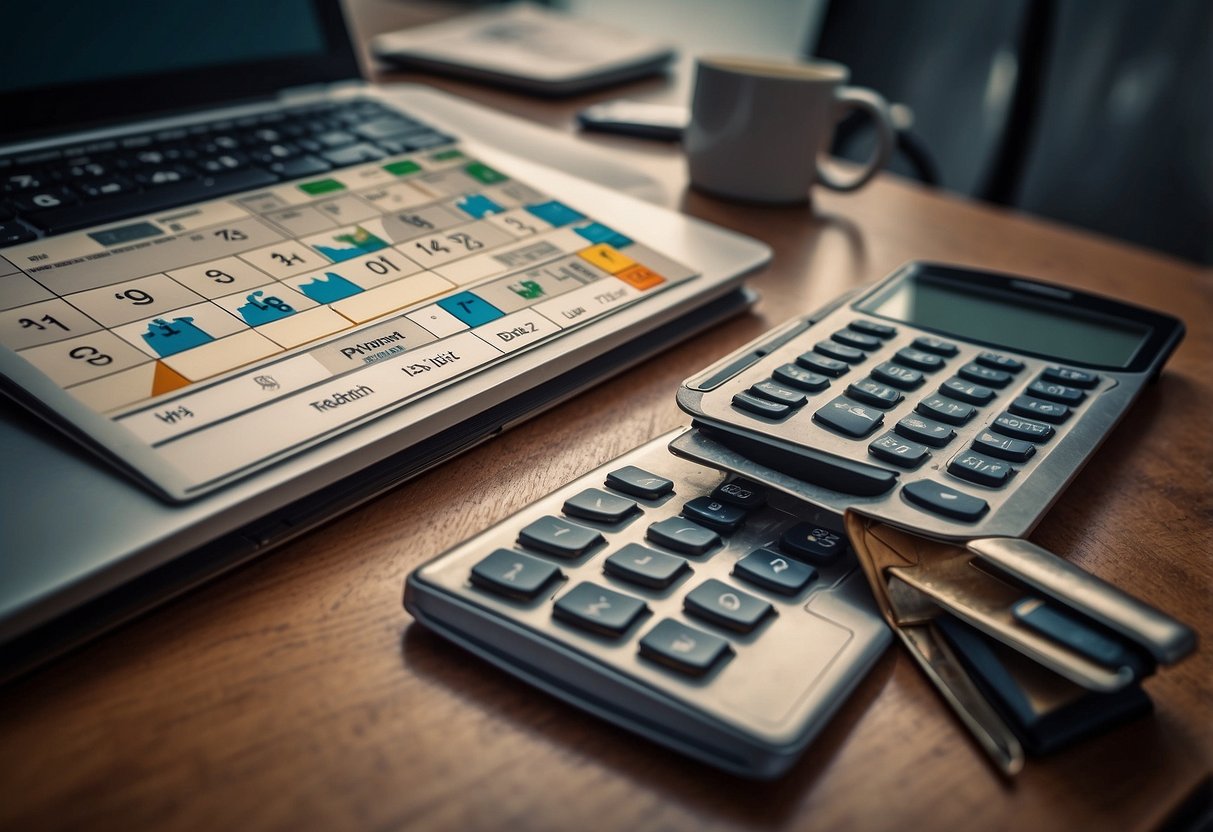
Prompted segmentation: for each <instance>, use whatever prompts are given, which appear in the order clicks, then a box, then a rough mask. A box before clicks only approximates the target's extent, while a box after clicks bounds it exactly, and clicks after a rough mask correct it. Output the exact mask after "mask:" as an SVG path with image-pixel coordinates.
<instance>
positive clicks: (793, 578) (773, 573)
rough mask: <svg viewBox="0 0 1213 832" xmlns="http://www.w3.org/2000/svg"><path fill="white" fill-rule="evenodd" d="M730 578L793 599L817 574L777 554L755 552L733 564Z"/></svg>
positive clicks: (809, 567) (803, 564)
mask: <svg viewBox="0 0 1213 832" xmlns="http://www.w3.org/2000/svg"><path fill="white" fill-rule="evenodd" d="M733 575H734V576H736V577H738V578H741V579H742V580H744V581H749V582H750V583H752V584H754V585H755V586H760V587H762V588H763V589H769V590H771V591H772V592H778V593H779V594H781V595H795V594H796V593H797V592H800V590H802V589H804V588H805V587H806V586H808V585H809V584H810V583H812V582H813V581H814V580H815V579H816V578H817V570H816V569H814V568H813V567H811V566H809V565H808V564H807V563H801V562H800V561H798V560H793V559H791V558H787V557H784V556H783V555H781V554H780V553H779V552H773V551H771V550H770V549H755V550H754V551H752V552H750V553H749V554H748V555H746V556H745V557H744V558H742V559H741V560H739V561H737V563H736V564H734V566H733Z"/></svg>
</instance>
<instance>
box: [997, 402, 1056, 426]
mask: <svg viewBox="0 0 1213 832" xmlns="http://www.w3.org/2000/svg"><path fill="white" fill-rule="evenodd" d="M1007 410H1009V411H1011V412H1012V413H1014V414H1015V415H1017V416H1028V417H1030V418H1033V419H1039V420H1040V421H1042V422H1052V423H1053V424H1055V425H1059V424H1061V423H1062V422H1064V421H1065V420H1066V419H1069V418H1070V408H1068V407H1066V406H1065V405H1064V404H1058V403H1057V402H1046V401H1044V400H1042V399H1034V398H1032V397H1031V396H1017V397H1016V399H1015V401H1013V402H1011V404H1010V405H1008V406H1007Z"/></svg>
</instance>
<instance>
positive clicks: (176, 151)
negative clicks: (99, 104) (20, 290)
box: [0, 99, 454, 247]
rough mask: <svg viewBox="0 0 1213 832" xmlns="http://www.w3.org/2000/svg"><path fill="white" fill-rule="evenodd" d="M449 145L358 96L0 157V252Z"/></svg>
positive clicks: (425, 128)
mask: <svg viewBox="0 0 1213 832" xmlns="http://www.w3.org/2000/svg"><path fill="white" fill-rule="evenodd" d="M453 141H454V139H453V138H452V137H451V136H448V135H445V134H443V133H440V132H438V131H437V130H435V129H433V128H431V127H429V126H427V125H425V124H423V123H421V122H419V121H417V120H415V119H412V118H409V117H407V116H404V115H402V114H400V113H399V112H397V111H395V110H390V109H388V108H386V107H384V106H383V105H381V104H379V103H378V102H375V101H370V100H362V99H358V100H353V101H348V102H342V103H339V104H316V105H308V106H303V107H294V108H290V109H283V110H277V111H274V112H270V113H264V114H259V115H256V116H249V117H247V118H240V119H233V120H220V121H212V122H207V123H203V124H197V125H192V126H190V127H179V128H174V129H170V130H161V131H158V132H155V133H140V134H136V135H130V136H123V137H121V138H116V139H109V140H105V141H98V142H90V143H87V144H77V145H69V146H64V147H61V148H52V149H48V150H40V151H37V152H34V153H25V154H14V155H8V156H0V183H2V189H0V247H3V246H8V245H15V244H17V243H23V242H28V241H29V240H33V239H36V238H37V237H39V236H42V235H46V234H58V233H60V232H64V231H73V230H76V229H80V228H87V227H88V226H92V225H98V224H100V223H106V222H111V221H114V220H120V219H124V218H126V217H131V216H135V215H136V214H143V213H147V212H150V211H160V210H164V209H167V208H174V207H176V206H178V205H185V204H188V203H191V202H198V201H200V200H206V199H213V198H215V197H220V196H224V195H226V194H231V193H236V192H237V191H246V190H250V189H253V188H261V187H265V186H267V185H272V184H274V183H275V182H279V181H281V180H286V179H295V178H297V177H302V176H314V175H316V174H320V173H324V172H326V171H330V170H333V169H335V168H343V167H348V166H350V165H357V164H363V163H366V162H374V161H376V160H378V159H382V158H385V157H386V156H389V155H393V154H399V153H408V152H411V151H415V150H424V149H427V148H431V147H438V146H440V145H444V144H449V143H451V142H453Z"/></svg>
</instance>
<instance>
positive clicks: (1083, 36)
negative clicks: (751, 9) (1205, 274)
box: [806, 0, 1213, 264]
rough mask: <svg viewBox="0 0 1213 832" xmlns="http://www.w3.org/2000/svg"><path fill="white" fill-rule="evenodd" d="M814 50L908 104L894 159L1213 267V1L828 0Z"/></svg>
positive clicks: (971, 189)
mask: <svg viewBox="0 0 1213 832" xmlns="http://www.w3.org/2000/svg"><path fill="white" fill-rule="evenodd" d="M806 52H807V53H809V54H815V55H817V56H820V57H823V58H830V59H832V60H837V61H840V62H842V63H845V64H847V65H849V66H850V67H851V70H852V82H853V83H855V84H860V85H863V86H870V87H873V88H874V89H876V90H878V91H880V92H881V93H882V94H883V95H884V96H885V97H886V98H887V99H889V101H891V102H899V103H902V104H905V105H907V106H908V108H909V110H910V112H911V113H912V123H911V124H910V125H909V136H908V146H906V147H904V148H903V152H901V153H899V154H897V155H896V157H895V158H894V159H893V160H892V162H891V163H890V167H891V169H893V170H895V171H897V172H899V173H903V174H906V175H908V176H913V177H916V178H920V179H924V180H926V181H932V180H935V181H936V182H937V184H939V185H940V186H941V187H944V188H947V189H948V190H952V191H956V192H959V193H963V194H968V195H971V196H974V197H977V198H979V199H984V200H988V201H991V202H996V203H1000V204H1004V205H1009V206H1014V207H1016V208H1021V209H1023V210H1025V211H1028V212H1031V213H1033V214H1038V215H1041V216H1045V217H1049V218H1052V219H1056V220H1061V221H1063V222H1066V223H1070V224H1073V225H1078V226H1082V227H1084V228H1088V229H1091V230H1094V231H1098V232H1101V233H1104V234H1108V235H1111V236H1114V237H1118V238H1120V239H1123V240H1127V241H1130V242H1134V243H1137V244H1140V245H1143V246H1149V247H1151V248H1154V249H1158V250H1161V251H1165V252H1169V253H1171V254H1174V255H1176V256H1179V257H1183V258H1185V259H1188V260H1192V261H1196V262H1199V263H1204V264H1213V2H1208V0H1177V1H1176V2H1164V3H1148V2H1140V0H972V1H971V2H961V0H911V1H910V2H904V0H834V1H833V2H830V3H828V5H827V7H826V9H825V12H824V17H823V19H822V21H821V25H820V28H819V32H818V33H817V36H816V38H815V39H814V42H813V43H812V44H811V45H810V47H809V48H808V49H807V50H806ZM867 139H868V137H867V136H866V135H865V131H864V130H863V129H862V128H858V127H856V128H855V129H850V130H842V131H840V133H839V136H838V139H837V141H836V143H835V148H834V149H835V152H836V153H838V154H839V155H842V156H846V157H850V158H856V159H858V158H862V157H863V156H864V155H866V152H867V149H866V146H865V145H866V140H867Z"/></svg>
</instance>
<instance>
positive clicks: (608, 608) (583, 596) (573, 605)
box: [552, 581, 648, 636]
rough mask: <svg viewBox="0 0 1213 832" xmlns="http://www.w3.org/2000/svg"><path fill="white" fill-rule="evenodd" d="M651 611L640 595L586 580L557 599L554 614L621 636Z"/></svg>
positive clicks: (586, 627)
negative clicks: (638, 596) (633, 595)
mask: <svg viewBox="0 0 1213 832" xmlns="http://www.w3.org/2000/svg"><path fill="white" fill-rule="evenodd" d="M647 611H648V606H647V605H646V604H645V603H644V601H641V600H640V599H639V598H633V597H632V596H630V595H624V594H623V593H622V592H615V591H614V590H612V589H606V588H605V587H601V586H598V585H597V584H592V583H590V582H589V581H585V582H584V583H580V584H577V586H575V587H573V588H572V589H570V590H569V591H568V592H566V593H565V594H564V595H563V596H562V597H561V598H560V600H559V601H557V602H556V606H554V607H553V608H552V615H554V616H556V617H557V618H559V619H561V620H562V621H567V622H569V623H570V624H575V625H577V626H578V627H584V628H585V629H587V630H593V631H594V632H596V633H602V634H603V635H607V636H621V635H623V634H624V633H625V632H626V631H627V630H628V628H629V627H631V626H632V624H634V623H635V622H636V619H638V618H640V616H641V615H643V614H644V613H645V612H647Z"/></svg>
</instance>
